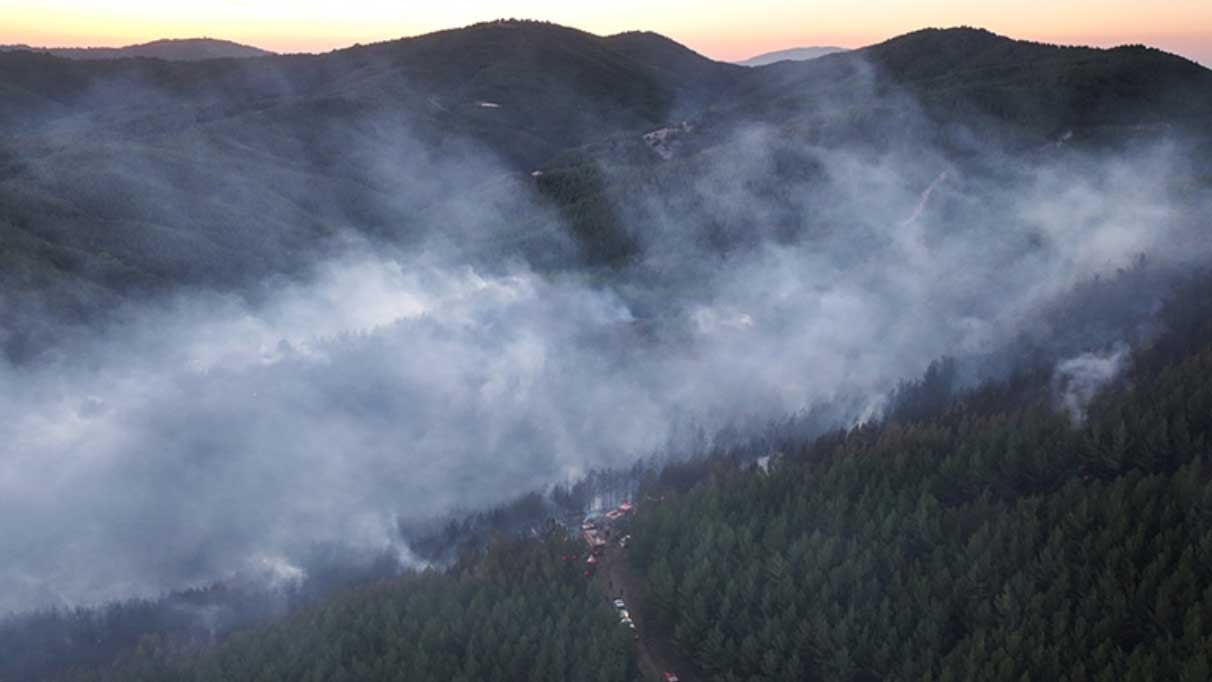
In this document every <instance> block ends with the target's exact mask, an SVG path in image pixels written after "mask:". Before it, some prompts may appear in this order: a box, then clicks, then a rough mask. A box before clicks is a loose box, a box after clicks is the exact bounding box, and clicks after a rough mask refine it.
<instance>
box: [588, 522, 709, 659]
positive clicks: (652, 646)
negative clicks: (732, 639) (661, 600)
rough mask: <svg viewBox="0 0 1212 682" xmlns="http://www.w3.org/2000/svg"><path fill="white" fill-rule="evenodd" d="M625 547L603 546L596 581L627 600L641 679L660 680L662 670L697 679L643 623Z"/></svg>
mask: <svg viewBox="0 0 1212 682" xmlns="http://www.w3.org/2000/svg"><path fill="white" fill-rule="evenodd" d="M626 551H627V550H625V549H620V548H619V547H618V545H614V544H612V545H611V546H610V547H609V549H607V550H606V553H605V555H604V556H603V557H602V559H601V563H600V564H598V566H599V570H600V572H599V574H598V575H599V580H598V582H599V584H600V585H601V588H602V590H603V592H605V594H606V595H607V596H608V597H609V598H610V599H612V600H613V599H615V598H617V597H622V598H623V601H625V602H627V611H628V612H630V614H631V619H632V620H633V621H635V626H636V634H637V635H639V636H638V637H637V639H636V643H635V644H636V658H637V660H638V662H639V666H640V675H641V677H642V679H644V680H646V681H647V680H651V681H652V682H664V680H665V677H664V674H665V672H667V671H668V672H673V673H677V676H678V679H679V681H680V682H698V676H696V675H695V674H694V672H693V671H692V669H691V668H690V666H689V663H687V662H686V661H685V660H684V659H683V658H682V657H681V656H678V655H677V652H676V650H675V649H674V648H673V645H672V642H669V641H667V640H665V639H664V638H662V637H658V636H656V635H655V634H654V633H653V632H652V631H650V630H649V629H648V628H646V627H645V623H647V622H649V621H648V619H647V613H648V612H647V610H646V608H645V606H644V604H643V601H642V600H641V599H640V589H639V587H640V586H639V581H638V580H637V579H636V577H635V576H634V575H632V574H631V571H630V570H628V568H627V558H626V557H625V556H623V553H624V552H626ZM620 627H621V626H620Z"/></svg>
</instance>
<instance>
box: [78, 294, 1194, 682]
mask: <svg viewBox="0 0 1212 682" xmlns="http://www.w3.org/2000/svg"><path fill="white" fill-rule="evenodd" d="M1210 284H1212V278H1209V277H1206V276H1205V277H1202V278H1199V279H1195V280H1191V281H1188V282H1187V284H1186V285H1185V287H1184V288H1183V289H1182V290H1181V291H1179V292H1178V293H1177V294H1176V295H1175V296H1174V297H1173V298H1172V299H1171V301H1170V302H1169V303H1168V305H1167V307H1166V309H1165V311H1164V312H1163V313H1162V315H1161V319H1162V320H1163V321H1164V324H1165V326H1166V332H1165V333H1164V334H1162V335H1161V336H1159V337H1157V338H1156V339H1154V340H1152V341H1151V342H1150V343H1148V344H1147V345H1145V346H1142V347H1140V348H1138V349H1137V350H1136V351H1135V352H1134V354H1133V356H1132V359H1131V362H1130V365H1129V366H1130V369H1129V370H1128V371H1127V373H1126V374H1124V375H1123V376H1122V377H1120V378H1119V379H1118V380H1116V382H1115V383H1114V384H1113V385H1112V386H1110V387H1108V388H1107V389H1105V390H1104V391H1103V392H1101V393H1099V394H1097V395H1095V396H1093V400H1092V401H1091V402H1090V403H1089V404H1088V405H1082V406H1081V410H1080V411H1078V412H1074V411H1072V410H1071V409H1069V408H1070V407H1072V405H1071V404H1070V405H1068V406H1067V405H1066V404H1065V403H1064V402H1063V401H1062V400H1061V398H1062V395H1061V392H1063V390H1064V387H1063V386H1060V385H1058V384H1057V383H1056V380H1055V378H1054V376H1053V374H1052V372H1050V371H1046V370H1045V371H1037V370H1032V369H1025V370H1023V371H1021V372H1019V373H1017V374H1016V375H1015V376H1013V377H1011V378H1009V379H1008V380H1005V381H998V382H993V383H990V384H987V385H984V386H981V387H979V388H976V389H970V390H965V391H961V392H959V393H958V394H953V395H952V396H951V397H945V396H946V391H947V389H946V388H940V387H939V382H938V379H937V372H938V371H940V370H937V369H933V368H932V370H931V372H930V373H928V374H927V375H926V376H924V377H923V378H922V379H921V380H920V381H917V382H912V383H908V384H905V385H904V386H903V387H902V390H901V392H900V395H901V398H900V400H899V403H898V408H897V409H895V410H893V411H892V412H891V413H890V415H889V417H888V418H887V419H886V420H884V421H881V422H878V423H873V424H868V425H864V426H860V427H857V428H854V429H852V430H847V431H839V432H835V433H832V434H830V435H826V436H824V437H822V438H820V439H815V440H801V441H798V442H796V441H784V442H783V443H782V444H781V445H782V450H781V451H779V452H777V453H770V452H769V451H766V452H768V453H769V454H770V455H772V456H771V457H770V459H768V460H763V466H755V464H754V460H753V459H752V458H753V457H754V456H755V455H757V454H760V453H761V452H763V451H762V450H760V449H757V447H755V445H753V444H751V445H748V446H741V447H739V448H730V449H725V450H717V451H715V452H705V453H701V454H700V455H699V456H698V457H695V458H692V459H691V460H690V461H689V462H686V463H683V464H677V465H673V466H670V467H669V468H667V469H665V470H664V471H661V472H655V473H654V474H651V475H645V476H644V483H643V488H642V490H641V493H640V499H642V500H643V502H642V503H641V510H640V514H639V516H638V518H637V520H636V521H635V523H634V525H633V526H632V527H631V529H630V531H629V532H630V534H631V536H632V542H631V544H630V545H629V548H628V549H627V550H625V554H624V556H625V557H626V560H627V561H628V562H629V564H630V565H631V568H632V570H633V571H634V573H635V575H636V576H637V579H638V580H640V581H641V584H642V585H643V595H642V599H641V600H640V601H642V603H643V604H644V605H645V606H644V607H643V609H642V610H639V611H635V614H636V615H635V617H636V618H637V621H638V623H639V625H640V629H641V630H640V631H641V636H643V637H646V638H651V639H655V640H667V641H669V642H671V643H672V644H673V645H674V646H676V647H677V648H679V649H680V650H681V651H682V652H684V654H685V655H686V656H687V657H688V658H689V659H690V660H692V661H693V663H694V665H696V666H697V667H698V668H699V670H698V671H694V670H688V671H683V672H684V673H689V674H694V673H696V672H701V673H702V675H703V678H704V679H712V680H799V679H809V680H816V679H819V680H1020V679H1056V680H1108V681H1110V680H1157V679H1174V680H1183V681H1184V682H1194V681H1196V680H1204V679H1207V676H1208V675H1209V664H1210V663H1212V661H1210V660H1209V657H1208V651H1209V647H1210V645H1212V631H1210V630H1209V628H1208V626H1207V623H1208V622H1209V619H1210V618H1212V572H1210V571H1209V566H1212V563H1210V559H1212V525H1210V524H1209V517H1208V514H1209V510H1210V509H1212V473H1210V471H1212V470H1210V468H1209V463H1208V461H1207V456H1208V444H1209V436H1210V434H1212V417H1210V415H1212V390H1210V389H1209V387H1210V386H1212V345H1209V342H1208V339H1209V338H1212V297H1210V296H1209V292H1210V291H1212V288H1210ZM940 390H941V391H943V393H942V394H940V393H939V391H940ZM940 395H942V396H944V399H943V400H941V401H940V399H939V398H940ZM514 513H515V514H516V513H525V512H522V511H520V509H519V510H518V511H515V512H514ZM542 513H543V512H542V510H541V508H532V512H531V514H532V518H533V519H534V520H535V522H537V521H538V518H539V517H540V515H541V514H542ZM454 532H455V533H456V535H455V536H453V537H451V538H448V540H450V541H457V540H458V535H457V533H458V531H454ZM548 532H549V533H552V535H550V536H549V537H548V538H547V539H545V540H534V539H526V540H516V541H515V540H496V541H494V542H492V543H491V545H490V548H489V549H488V550H487V552H486V553H483V554H481V553H479V552H478V551H472V552H471V553H469V554H467V555H465V557H464V559H462V560H461V561H460V562H458V563H457V564H456V565H455V566H454V567H452V568H451V569H450V570H448V571H443V572H427V573H424V574H419V575H406V576H404V577H402V578H400V579H395V580H389V581H385V582H381V583H378V584H375V585H372V586H369V587H366V588H360V589H355V590H353V591H351V592H348V593H345V594H343V595H340V596H337V597H336V598H334V599H332V600H330V601H328V602H326V603H323V604H321V605H319V606H315V607H310V608H306V609H304V610H302V611H299V612H297V613H295V614H294V615H292V616H290V617H288V618H287V619H285V620H284V621H283V622H280V623H276V624H271V625H268V626H263V627H257V628H254V629H252V630H249V631H247V632H244V633H239V634H236V635H233V636H231V637H230V638H229V639H227V641H226V642H225V643H223V644H222V645H220V646H218V647H217V648H215V649H213V650H210V651H205V652H203V653H194V652H193V651H191V650H190V648H189V647H185V648H184V649H182V647H181V646H180V643H179V642H178V643H177V645H176V646H174V644H173V640H172V639H171V638H169V639H165V640H161V639H159V638H157V637H155V636H152V637H150V638H148V639H145V641H144V642H143V643H142V644H141V645H140V647H139V648H138V650H136V651H133V652H131V653H129V654H127V655H125V656H124V657H123V659H122V660H121V661H120V662H119V663H118V664H117V665H116V667H113V668H110V667H108V666H104V667H100V668H93V669H91V670H88V669H85V670H78V671H76V672H74V673H72V674H70V675H67V676H66V677H57V678H55V679H64V680H73V681H74V680H212V679H214V680H218V679H223V680H254V679H283V678H289V679H317V680H320V679H324V680H340V679H359V680H361V679H367V680H374V679H385V680H386V679H401V678H400V677H399V676H400V675H401V674H404V673H403V671H408V674H407V679H410V680H411V679H467V680H479V679H483V680H531V679H552V680H556V679H587V680H599V679H600V680H630V679H634V675H635V669H634V668H633V667H632V666H633V665H634V663H633V662H632V659H631V658H630V656H631V654H630V653H629V652H630V636H629V634H627V632H628V631H626V630H625V629H623V628H620V627H619V626H618V624H617V623H616V622H615V620H614V618H613V616H612V615H611V612H610V609H608V608H606V607H605V597H606V596H607V595H608V594H610V592H609V590H608V589H607V587H606V586H605V585H604V584H602V581H601V579H591V578H589V577H587V576H586V574H585V573H583V572H582V568H583V564H582V562H581V561H580V560H578V555H581V558H583V552H584V549H583V545H582V544H580V543H579V542H578V541H575V540H561V539H560V536H561V535H562V534H563V532H564V531H561V530H559V529H558V527H555V526H551V527H549V531H548ZM620 551H621V550H620ZM633 608H634V607H633ZM687 678H688V679H691V678H690V677H689V675H688V676H687Z"/></svg>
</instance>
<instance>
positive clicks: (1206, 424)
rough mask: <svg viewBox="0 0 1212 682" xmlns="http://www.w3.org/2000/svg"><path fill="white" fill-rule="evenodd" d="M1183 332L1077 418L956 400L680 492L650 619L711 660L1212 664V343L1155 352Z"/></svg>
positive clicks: (1044, 675)
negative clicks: (1211, 448) (1159, 359)
mask: <svg viewBox="0 0 1212 682" xmlns="http://www.w3.org/2000/svg"><path fill="white" fill-rule="evenodd" d="M1195 298H1196V300H1198V301H1203V302H1205V303H1206V296H1203V295H1197V296H1196V297H1195ZM1197 307H1198V306H1197ZM1179 319H1182V317H1181V316H1180V317H1179ZM1196 329H1198V327H1196ZM1192 333H1195V332H1192ZM1204 338H1205V339H1206V337H1204ZM1205 343H1206V341H1205ZM1174 345H1175V344H1174V343H1159V344H1158V345H1157V346H1155V347H1154V348H1153V349H1151V350H1150V351H1147V352H1144V353H1140V354H1138V356H1137V358H1136V363H1137V365H1138V367H1140V368H1141V369H1138V370H1137V371H1136V372H1135V373H1134V374H1133V375H1132V376H1131V378H1130V381H1129V382H1126V385H1125V387H1123V388H1122V389H1121V390H1119V391H1116V392H1111V393H1108V394H1106V395H1104V396H1102V397H1100V398H1098V399H1097V400H1096V401H1095V403H1094V404H1093V405H1091V408H1090V414H1089V418H1088V421H1087V422H1086V423H1085V425H1084V426H1082V427H1080V428H1075V427H1074V426H1073V425H1072V424H1071V423H1070V419H1069V416H1068V415H1067V414H1064V413H1058V412H1057V411H1056V410H1055V409H1054V406H1053V405H1052V404H1051V403H1050V402H1047V401H1044V400H1036V401H1034V402H1032V403H1031V404H1028V405H1025V406H1019V407H1014V408H1009V409H1004V410H1001V411H989V410H988V409H982V410H979V411H978V410H977V409H975V408H970V407H968V406H966V405H965V403H964V401H963V400H961V401H959V402H958V403H956V404H954V405H952V406H951V407H950V408H948V409H947V410H946V411H940V410H939V409H935V410H933V411H930V415H929V417H928V418H925V412H923V413H922V414H921V415H919V416H921V417H923V418H921V419H918V420H906V421H900V422H894V423H889V424H887V425H884V426H881V427H878V428H873V427H868V428H863V429H858V430H855V431H852V432H850V433H848V434H844V435H842V436H841V437H840V438H834V439H824V440H822V441H820V442H819V443H818V444H817V445H816V446H814V447H805V448H802V449H801V450H800V451H799V452H798V453H793V454H789V456H788V458H787V461H785V462H783V463H782V464H780V466H779V467H778V468H777V469H776V473H774V474H765V473H762V472H760V471H759V470H756V469H750V470H747V471H743V472H742V471H736V470H733V471H731V472H730V473H727V474H723V475H716V476H713V477H712V478H710V479H709V480H707V481H705V482H703V483H700V484H699V485H698V486H696V487H695V488H694V489H693V490H691V491H690V492H688V493H686V494H684V495H672V496H666V498H665V499H664V501H662V502H661V503H660V504H656V505H653V506H651V507H649V508H647V509H645V510H643V513H642V514H641V515H640V517H639V518H638V519H637V521H636V524H635V526H634V528H633V530H632V534H633V544H632V549H631V550H630V552H631V558H632V561H633V564H634V567H635V569H636V570H637V571H639V572H640V573H641V574H642V575H643V576H644V577H645V579H646V586H647V588H646V589H647V591H648V594H647V595H646V597H647V600H648V601H649V602H651V603H652V604H653V605H654V612H655V621H656V625H657V626H658V627H661V628H663V629H664V631H665V632H666V633H667V634H668V635H669V636H670V637H672V639H673V641H674V642H675V643H677V644H678V646H679V647H680V648H681V650H682V651H683V652H684V653H685V654H686V655H687V656H689V657H691V658H693V660H694V661H695V663H696V664H697V665H698V666H699V667H700V668H701V669H702V671H703V672H705V673H706V674H707V677H708V678H709V679H717V680H732V679H747V680H781V679H841V680H852V679H884V680H893V679H895V680H933V679H938V680H1020V679H1049V680H1073V681H1076V680H1126V679H1140V680H1153V679H1175V680H1179V679H1206V675H1207V669H1208V656H1207V652H1208V651H1209V650H1212V630H1209V628H1208V626H1207V623H1208V622H1209V618H1210V617H1212V568H1210V567H1212V523H1210V521H1212V516H1210V514H1212V461H1209V460H1208V458H1207V455H1208V445H1209V440H1208V439H1209V434H1210V433H1212V388H1209V387H1210V386H1212V347H1207V346H1205V347H1203V348H1202V350H1198V351H1197V352H1195V353H1193V354H1191V355H1189V356H1187V357H1186V358H1185V359H1184V360H1182V361H1181V362H1179V363H1177V364H1171V365H1168V366H1166V367H1164V368H1161V369H1158V370H1157V371H1153V370H1152V369H1145V368H1150V367H1153V366H1154V365H1155V364H1156V362H1155V357H1156V356H1158V355H1159V354H1160V355H1165V354H1169V353H1171V352H1172V349H1173V347H1174ZM923 384H924V385H926V386H929V384H930V382H923ZM923 400H926V402H934V399H933V397H932V396H926V397H925V398H923ZM975 402H977V403H979V404H981V405H983V406H985V408H987V406H988V404H990V403H991V402H994V401H992V400H991V399H990V398H989V395H988V391H986V392H985V394H984V397H983V399H982V400H981V401H975ZM904 414H906V415H907V414H913V412H912V411H907V412H905V413H904ZM1201 676H1202V677H1201Z"/></svg>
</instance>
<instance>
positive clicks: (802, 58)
mask: <svg viewBox="0 0 1212 682" xmlns="http://www.w3.org/2000/svg"><path fill="white" fill-rule="evenodd" d="M847 51H848V50H847V49H846V48H844V47H793V48H791V49H789V50H778V51H775V52H767V53H765V54H759V55H758V56H756V57H750V58H749V59H746V60H745V61H741V62H736V63H737V64H738V65H740V66H766V65H767V64H774V63H775V62H806V61H808V60H810V59H816V58H817V57H824V56H825V55H828V54H837V53H838V52H847Z"/></svg>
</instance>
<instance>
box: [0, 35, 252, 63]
mask: <svg viewBox="0 0 1212 682" xmlns="http://www.w3.org/2000/svg"><path fill="white" fill-rule="evenodd" d="M13 50H30V51H33V52H46V53H49V54H53V55H55V56H56V57H63V58H64V59H81V60H96V59H122V58H125V57H149V58H153V59H165V60H168V61H174V62H196V61H201V60H204V59H243V58H246V57H264V56H267V55H271V54H273V53H272V52H269V51H267V50H262V49H260V48H256V47H251V46H248V45H241V44H239V43H233V42H231V41H230V40H215V39H213V38H186V39H182V40H155V41H152V42H150V43H142V44H139V45H127V46H126V47H31V46H29V45H0V51H4V52H9V51H13Z"/></svg>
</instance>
